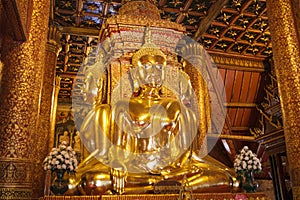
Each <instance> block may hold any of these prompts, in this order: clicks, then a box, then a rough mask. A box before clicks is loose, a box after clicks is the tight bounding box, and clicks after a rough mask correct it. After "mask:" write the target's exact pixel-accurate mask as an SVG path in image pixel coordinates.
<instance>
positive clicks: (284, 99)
mask: <svg viewBox="0 0 300 200" xmlns="http://www.w3.org/2000/svg"><path fill="white" fill-rule="evenodd" d="M267 8H268V17H269V21H270V31H271V35H272V44H273V52H274V63H275V72H276V77H277V79H278V88H279V94H280V100H281V108H282V114H283V124H284V135H285V142H286V148H287V149H286V150H287V156H288V161H289V171H290V175H291V181H292V190H293V198H294V199H300V160H299V159H295V158H297V157H298V156H299V150H300V146H299V144H300V132H299V130H300V106H299V105H300V98H299V96H300V73H299V70H300V55H299V51H300V49H299V38H298V36H297V30H296V28H295V27H296V22H295V21H294V17H293V12H292V5H291V1H284V0H270V1H267Z"/></svg>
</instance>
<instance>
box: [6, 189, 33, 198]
mask: <svg viewBox="0 0 300 200" xmlns="http://www.w3.org/2000/svg"><path fill="white" fill-rule="evenodd" d="M31 197H32V191H31V189H20V188H0V199H31Z"/></svg>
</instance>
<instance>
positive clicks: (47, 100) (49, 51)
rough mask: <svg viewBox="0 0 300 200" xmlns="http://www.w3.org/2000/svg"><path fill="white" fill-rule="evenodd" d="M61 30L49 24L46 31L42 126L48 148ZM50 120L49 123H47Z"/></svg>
mask: <svg viewBox="0 0 300 200" xmlns="http://www.w3.org/2000/svg"><path fill="white" fill-rule="evenodd" d="M60 39H61V32H60V31H59V30H58V29H57V28H56V27H55V26H50V27H49V32H48V42H47V47H46V59H45V74H44V85H43V95H42V105H41V109H43V111H44V113H42V112H41V113H42V115H43V122H42V123H43V127H44V128H45V133H47V135H48V137H49V142H48V144H47V145H48V146H49V148H48V149H49V150H48V151H50V150H51V148H52V147H53V144H54V132H55V119H56V108H57V98H58V92H59V90H60V78H59V77H55V67H56V61H57V56H58V53H59V52H60V50H61V42H60ZM49 122H50V123H49Z"/></svg>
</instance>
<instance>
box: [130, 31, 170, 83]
mask: <svg viewBox="0 0 300 200" xmlns="http://www.w3.org/2000/svg"><path fill="white" fill-rule="evenodd" d="M132 65H133V67H134V68H135V70H134V71H135V73H134V74H135V75H134V78H135V79H136V81H137V82H138V84H139V85H140V86H142V85H146V86H149V87H153V88H160V87H161V86H162V84H163V80H164V76H165V66H166V55H165V54H164V53H163V52H162V51H161V50H160V49H159V48H158V47H156V46H155V45H154V44H152V43H151V41H150V31H149V28H148V27H147V29H146V33H145V44H144V45H143V46H142V47H141V49H139V50H138V51H137V52H136V53H135V54H134V55H133V57H132Z"/></svg>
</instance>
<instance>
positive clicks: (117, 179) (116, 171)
mask: <svg viewBox="0 0 300 200" xmlns="http://www.w3.org/2000/svg"><path fill="white" fill-rule="evenodd" d="M110 175H111V179H112V186H113V190H114V192H116V193H117V194H123V193H124V191H125V189H124V188H125V182H126V178H127V171H125V170H124V169H122V168H111V170H110Z"/></svg>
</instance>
